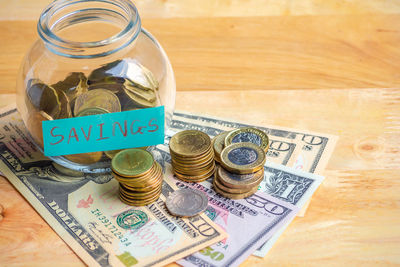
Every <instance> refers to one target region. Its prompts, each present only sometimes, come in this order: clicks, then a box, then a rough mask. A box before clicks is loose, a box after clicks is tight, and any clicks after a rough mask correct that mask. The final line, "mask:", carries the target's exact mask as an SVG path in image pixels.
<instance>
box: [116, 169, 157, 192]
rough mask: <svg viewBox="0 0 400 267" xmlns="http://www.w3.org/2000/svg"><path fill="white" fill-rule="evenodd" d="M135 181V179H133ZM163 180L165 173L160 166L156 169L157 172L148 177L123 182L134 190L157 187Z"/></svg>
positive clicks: (146, 189)
mask: <svg viewBox="0 0 400 267" xmlns="http://www.w3.org/2000/svg"><path fill="white" fill-rule="evenodd" d="M133 181H135V180H133ZM162 181H163V173H162V169H161V167H160V166H158V167H157V168H156V169H155V172H154V173H153V174H152V175H149V176H148V179H146V180H141V181H135V182H132V181H130V182H128V183H123V184H124V185H125V186H126V187H127V188H129V189H130V190H132V191H149V190H151V189H153V188H155V187H158V186H159V185H160V184H161V183H162Z"/></svg>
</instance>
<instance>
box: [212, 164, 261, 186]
mask: <svg viewBox="0 0 400 267" xmlns="http://www.w3.org/2000/svg"><path fill="white" fill-rule="evenodd" d="M216 177H218V179H219V181H220V182H221V183H222V184H223V185H225V186H226V187H230V188H241V189H243V188H247V189H250V188H253V187H254V186H256V185H259V184H260V183H261V181H262V180H263V179H264V168H261V169H260V170H259V171H257V172H254V173H249V174H236V173H231V172H228V171H227V170H225V169H224V168H222V167H221V166H220V167H218V168H217V171H216Z"/></svg>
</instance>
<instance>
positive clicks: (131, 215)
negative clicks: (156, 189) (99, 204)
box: [117, 209, 149, 230]
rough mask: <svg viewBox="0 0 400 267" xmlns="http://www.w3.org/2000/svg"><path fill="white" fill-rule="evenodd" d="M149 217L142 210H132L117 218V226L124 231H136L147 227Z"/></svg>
mask: <svg viewBox="0 0 400 267" xmlns="http://www.w3.org/2000/svg"><path fill="white" fill-rule="evenodd" d="M148 221H149V217H148V216H147V214H146V213H144V212H143V211H141V210H134V209H130V210H127V211H124V212H122V213H121V214H120V215H118V217H117V224H118V225H119V226H120V227H121V228H123V229H131V230H136V229H139V228H140V227H142V226H143V225H145V224H146V223H147V222H148Z"/></svg>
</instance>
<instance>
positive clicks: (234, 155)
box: [221, 142, 265, 174]
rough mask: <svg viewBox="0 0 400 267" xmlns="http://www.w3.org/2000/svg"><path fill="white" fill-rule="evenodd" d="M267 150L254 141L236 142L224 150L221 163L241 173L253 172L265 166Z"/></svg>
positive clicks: (230, 169)
mask: <svg viewBox="0 0 400 267" xmlns="http://www.w3.org/2000/svg"><path fill="white" fill-rule="evenodd" d="M264 163H265V151H264V150H263V149H262V148H261V147H260V146H258V145H255V144H253V143H249V142H247V143H235V144H231V145H229V146H227V147H225V148H224V150H222V153H221V165H222V166H223V167H224V169H226V170H228V171H230V172H233V173H239V174H247V173H253V172H256V171H258V170H260V169H261V168H263V166H264Z"/></svg>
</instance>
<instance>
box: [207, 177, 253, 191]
mask: <svg viewBox="0 0 400 267" xmlns="http://www.w3.org/2000/svg"><path fill="white" fill-rule="evenodd" d="M213 182H214V186H217V187H218V188H219V189H221V190H223V191H225V192H228V193H233V194H243V193H247V192H249V191H251V190H253V189H254V187H257V188H258V186H259V183H258V184H256V185H254V186H253V187H250V188H231V187H227V186H225V185H224V184H223V183H221V180H220V179H219V178H218V176H216V178H215V179H214V180H213ZM260 182H261V181H260Z"/></svg>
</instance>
